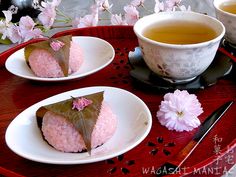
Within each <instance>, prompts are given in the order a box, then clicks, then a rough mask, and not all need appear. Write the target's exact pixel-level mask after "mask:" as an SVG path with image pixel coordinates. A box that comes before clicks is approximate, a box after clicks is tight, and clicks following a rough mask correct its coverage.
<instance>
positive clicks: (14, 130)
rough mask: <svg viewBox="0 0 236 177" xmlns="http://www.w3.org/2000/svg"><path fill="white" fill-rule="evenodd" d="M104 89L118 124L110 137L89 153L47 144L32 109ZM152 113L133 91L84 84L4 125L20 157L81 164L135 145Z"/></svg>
mask: <svg viewBox="0 0 236 177" xmlns="http://www.w3.org/2000/svg"><path fill="white" fill-rule="evenodd" d="M99 91H104V100H105V101H106V102H107V103H108V104H109V105H110V106H111V109H112V110H113V112H114V113H115V114H116V115H117V119H118V125H117V129H116V132H115V134H114V135H113V136H112V138H111V139H110V140H108V141H107V142H106V143H104V144H103V145H102V146H99V147H98V148H96V149H93V150H92V152H91V153H92V154H91V155H89V154H88V152H83V153H63V152H60V151H57V150H55V149H54V148H53V147H51V146H50V145H48V144H47V142H46V141H45V140H44V139H43V137H42V134H41V132H40V130H39V128H38V126H37V121H36V117H35V112H36V110H37V109H38V108H39V107H41V106H43V105H47V104H51V103H55V102H58V101H62V100H65V99H68V98H71V96H73V97H77V96H83V95H87V94H91V93H96V92H99ZM151 126H152V116H151V113H150V110H149V109H148V107H147V106H146V104H145V103H144V102H143V101H142V100H141V99H140V98H138V97H137V96H135V95H134V94H132V93H130V92H128V91H126V90H123V89H119V88H114V87H87V88H82V89H76V90H72V91H68V92H64V93H61V94H58V95H55V96H52V97H50V98H47V99H45V100H43V101H40V102H38V103H36V104H34V105H32V106H30V107H29V108H27V109H26V110H24V111H23V112H21V113H20V114H19V115H18V116H17V117H16V118H15V119H14V120H13V121H12V122H11V123H10V125H9V126H8V128H7V130H6V134H5V139H6V143H7V145H8V147H9V148H10V149H11V150H12V151H13V152H15V153H16V154H18V155H19V156H21V157H24V158H26V159H29V160H33V161H37V162H41V163H48V164H84V163H92V162H97V161H102V160H106V159H110V158H113V157H116V156H118V155H120V154H123V153H125V152H127V151H129V150H131V149H132V148H134V147H135V146H137V145H138V144H139V143H140V142H141V141H142V140H144V138H145V137H146V136H147V135H148V133H149V131H150V129H151Z"/></svg>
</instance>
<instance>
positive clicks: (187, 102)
mask: <svg viewBox="0 0 236 177" xmlns="http://www.w3.org/2000/svg"><path fill="white" fill-rule="evenodd" d="M202 112H203V110H202V107H201V104H200V102H199V101H198V99H197V97H196V95H194V94H189V93H188V92H187V91H185V90H184V91H180V90H176V91H175V92H174V93H167V94H166V95H165V96H164V101H162V102H161V105H160V106H159V110H158V111H157V118H158V120H159V122H160V123H161V125H163V126H166V127H167V128H168V129H169V130H176V131H179V132H182V131H191V130H192V129H193V128H196V127H198V126H199V125H200V121H199V119H198V118H197V117H198V116H199V115H200V114H201V113H202Z"/></svg>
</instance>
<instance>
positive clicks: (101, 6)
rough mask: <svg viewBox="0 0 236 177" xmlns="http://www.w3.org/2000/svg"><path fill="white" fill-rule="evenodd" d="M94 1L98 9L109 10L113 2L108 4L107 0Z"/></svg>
mask: <svg viewBox="0 0 236 177" xmlns="http://www.w3.org/2000/svg"><path fill="white" fill-rule="evenodd" d="M96 3H97V6H98V9H99V10H100V11H109V9H111V7H112V6H113V4H111V5H110V4H109V1H108V0H97V1H96Z"/></svg>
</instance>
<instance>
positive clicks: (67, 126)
mask: <svg viewBox="0 0 236 177" xmlns="http://www.w3.org/2000/svg"><path fill="white" fill-rule="evenodd" d="M116 127H117V118H116V115H115V114H113V112H112V110H111V108H110V106H109V105H108V104H107V103H105V102H104V101H103V102H102V106H101V110H100V113H99V116H98V119H97V122H96V124H95V127H94V129H93V132H92V138H91V148H92V149H94V148H96V147H98V146H100V145H102V144H104V143H105V142H106V141H108V140H109V139H110V138H111V137H112V136H113V134H114V133H115V130H116ZM42 132H43V136H44V138H45V140H46V141H47V142H48V143H49V144H50V145H51V146H53V147H54V148H55V149H57V150H59V151H63V152H81V151H83V150H86V146H85V142H84V140H83V138H82V136H81V134H80V133H79V132H78V130H76V129H75V127H74V126H73V124H72V123H70V122H68V121H67V120H66V119H64V118H63V117H62V116H61V115H57V114H55V113H53V112H50V111H48V112H46V114H45V115H44V117H43V121H42Z"/></svg>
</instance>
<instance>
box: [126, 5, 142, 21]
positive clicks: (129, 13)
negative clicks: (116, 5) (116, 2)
mask: <svg viewBox="0 0 236 177" xmlns="http://www.w3.org/2000/svg"><path fill="white" fill-rule="evenodd" d="M124 11H125V21H126V22H127V24H128V25H134V24H135V23H136V21H138V19H139V12H138V11H137V9H136V7H134V6H131V5H127V6H125V7H124Z"/></svg>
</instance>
